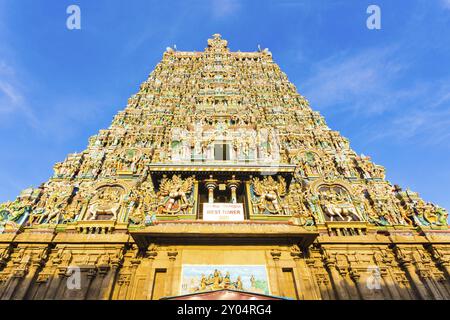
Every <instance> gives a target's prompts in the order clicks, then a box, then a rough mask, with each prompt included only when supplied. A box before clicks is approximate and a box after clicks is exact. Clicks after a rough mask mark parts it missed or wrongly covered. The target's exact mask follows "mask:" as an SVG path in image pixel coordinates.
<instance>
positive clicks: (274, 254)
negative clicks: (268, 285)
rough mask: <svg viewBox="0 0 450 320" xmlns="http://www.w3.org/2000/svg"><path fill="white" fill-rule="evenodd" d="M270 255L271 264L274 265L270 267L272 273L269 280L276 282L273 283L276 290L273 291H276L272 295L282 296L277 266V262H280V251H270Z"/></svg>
mask: <svg viewBox="0 0 450 320" xmlns="http://www.w3.org/2000/svg"><path fill="white" fill-rule="evenodd" d="M270 255H271V256H272V259H273V263H274V265H273V267H272V271H273V272H272V277H271V278H272V279H273V278H275V279H276V282H275V286H276V288H274V289H275V290H274V291H276V292H275V293H274V294H278V295H282V290H283V289H282V288H283V287H282V284H281V282H280V279H281V274H280V271H279V266H278V261H279V260H280V257H281V251H280V250H272V251H270Z"/></svg>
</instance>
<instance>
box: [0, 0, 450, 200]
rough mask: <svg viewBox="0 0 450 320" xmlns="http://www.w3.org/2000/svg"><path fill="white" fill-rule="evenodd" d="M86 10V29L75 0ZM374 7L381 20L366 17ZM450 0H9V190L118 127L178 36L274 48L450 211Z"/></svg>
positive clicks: (4, 187) (2, 101) (413, 184)
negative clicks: (74, 12)
mask: <svg viewBox="0 0 450 320" xmlns="http://www.w3.org/2000/svg"><path fill="white" fill-rule="evenodd" d="M72 4H76V5H79V6H80V8H81V19H82V22H81V27H82V29H81V30H72V31H71V30H68V29H67V28H66V19H67V17H68V15H67V14H66V8H67V7H68V6H69V5H72ZM370 4H376V5H379V6H380V8H381V18H382V25H381V27H382V29H381V30H369V29H367V27H366V19H367V17H368V14H367V13H366V9H367V7H368V6H369V5H370ZM449 27H450V0H423V1H420V0H417V1H412V0H409V1H406V0H405V1H400V0H396V1H392V0H388V1H381V0H371V1H365V0H341V1H339V0H334V1H324V0H323V1H322V0H311V1H305V0H278V1H261V0H260V1H250V0H248V1H246V0H212V1H211V0H210V1H200V0H198V1H194V0H192V1H188V0H184V1H137V0H130V1H113V0H70V1H65V0H58V1H50V0H47V1H43V0H0V120H1V121H0V136H1V138H0V150H1V157H0V201H4V200H8V199H10V200H12V199H14V198H15V196H16V195H18V193H19V192H20V190H22V189H24V188H27V187H29V186H38V185H39V184H40V183H42V182H44V181H46V180H47V179H48V178H49V177H50V176H51V172H52V166H53V164H54V163H55V162H58V161H62V160H63V159H64V158H65V156H66V155H67V154H68V153H71V152H75V151H77V152H79V151H82V150H84V149H85V147H86V145H87V141H88V138H89V137H90V136H92V135H94V134H96V133H97V131H98V130H99V129H101V128H106V127H108V126H109V124H110V122H111V120H112V118H113V116H114V114H116V113H117V112H118V111H119V110H122V109H123V108H124V107H125V105H126V102H127V99H128V97H129V96H130V95H131V94H133V93H135V92H136V91H137V90H138V88H139V85H140V83H141V82H143V81H144V80H145V79H146V77H147V76H148V74H149V73H150V72H151V71H152V69H153V68H154V66H155V65H156V63H157V62H158V61H159V60H160V59H161V57H162V53H163V51H164V50H165V48H166V47H167V46H172V45H174V44H176V46H177V48H178V49H179V50H198V51H200V50H203V49H204V48H205V46H206V40H207V39H208V38H209V37H210V36H211V35H212V34H213V33H221V34H222V35H223V37H224V38H226V39H227V40H228V41H229V45H230V48H231V49H232V50H242V51H255V50H256V49H257V46H258V44H260V45H261V47H263V48H265V47H268V48H269V49H270V51H271V52H272V53H273V56H274V59H275V61H276V62H277V63H278V64H279V65H280V67H281V68H282V69H283V71H284V72H286V74H287V75H288V77H289V79H290V80H291V81H292V82H293V83H294V84H295V85H296V86H297V88H298V90H299V92H300V93H301V94H303V95H305V96H306V97H307V98H308V99H309V101H310V102H311V106H312V108H313V109H315V110H318V111H320V112H321V113H322V114H323V115H324V116H325V117H326V119H327V123H328V125H329V126H330V127H331V128H332V129H334V130H338V131H340V132H341V133H342V134H343V135H344V136H346V137H348V138H349V139H350V141H351V146H352V147H353V149H354V150H356V152H358V153H364V154H365V155H369V156H371V157H372V159H373V160H374V161H375V162H376V163H378V164H381V165H384V166H385V167H386V169H387V178H388V179H389V180H390V181H391V182H392V183H395V184H399V185H401V186H403V187H405V188H406V187H409V188H411V189H412V190H414V191H417V192H419V193H420V195H421V196H422V197H423V198H425V200H427V201H433V202H435V203H437V204H439V205H441V206H444V207H446V208H450V196H449V191H450V187H449V186H450V144H449V142H448V141H449V139H450V74H449V70H450V37H449V36H448V34H449V31H450V30H449Z"/></svg>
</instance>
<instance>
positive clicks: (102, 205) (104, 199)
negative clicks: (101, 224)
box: [88, 186, 124, 220]
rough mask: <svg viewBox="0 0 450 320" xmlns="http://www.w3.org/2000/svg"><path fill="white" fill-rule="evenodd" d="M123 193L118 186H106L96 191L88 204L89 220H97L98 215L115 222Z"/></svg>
mask: <svg viewBox="0 0 450 320" xmlns="http://www.w3.org/2000/svg"><path fill="white" fill-rule="evenodd" d="M123 191H124V190H123V188H122V187H120V186H106V187H102V188H100V189H98V191H97V193H96V194H95V195H94V197H93V198H92V199H91V201H90V202H89V207H88V213H89V216H88V217H89V220H97V217H98V215H99V214H102V215H109V216H111V220H117V218H118V213H119V209H120V207H121V204H122V196H123Z"/></svg>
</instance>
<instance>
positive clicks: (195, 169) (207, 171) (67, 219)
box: [0, 34, 450, 299]
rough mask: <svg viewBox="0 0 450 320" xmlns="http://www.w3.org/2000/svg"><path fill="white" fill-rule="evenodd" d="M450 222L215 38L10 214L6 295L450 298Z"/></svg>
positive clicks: (2, 259) (169, 66)
mask: <svg viewBox="0 0 450 320" xmlns="http://www.w3.org/2000/svg"><path fill="white" fill-rule="evenodd" d="M447 216H448V214H447V212H446V211H445V210H444V209H443V208H440V207H439V206H437V205H434V204H431V203H428V202H426V201H424V200H422V199H421V198H420V197H419V195H418V194H417V193H415V192H412V191H409V190H403V189H401V188H400V187H399V186H396V185H392V184H391V183H390V182H389V181H387V180H386V179H385V172H384V168H383V167H382V166H380V165H377V164H374V163H373V162H372V161H371V160H370V158H369V157H366V156H362V155H358V154H356V153H355V152H354V151H353V150H352V149H351V148H350V144H349V141H348V139H346V138H344V137H342V136H341V135H340V133H339V132H337V131H333V130H332V129H330V128H329V127H328V126H327V124H326V123H325V120H324V118H323V117H322V116H321V115H320V114H319V113H318V112H316V111H313V110H312V109H311V108H310V106H309V103H308V101H307V100H306V99H305V98H304V97H303V96H301V95H300V94H299V93H298V92H297V89H296V87H295V86H294V85H293V84H292V83H291V82H289V80H288V78H287V76H286V74H284V73H283V72H282V71H281V70H280V68H279V67H278V65H277V64H276V63H275V62H274V61H273V59H272V54H271V52H270V51H269V50H268V49H264V50H258V51H256V52H240V51H238V52H232V51H230V49H229V48H228V43H227V41H226V40H224V39H222V37H221V36H220V35H219V34H215V35H213V38H212V39H209V40H208V43H207V48H206V49H205V50H204V51H203V52H184V51H177V50H174V49H172V48H167V50H166V52H164V55H163V58H162V60H161V62H160V63H158V65H157V66H156V67H155V69H154V71H153V72H152V73H151V74H150V76H149V77H148V79H147V80H146V81H145V82H144V83H142V85H141V87H140V89H139V91H138V92H137V93H136V94H135V95H133V96H132V97H131V98H130V99H129V101H128V104H127V106H126V108H125V109H124V110H123V111H120V112H119V113H118V114H117V115H116V116H115V117H114V120H113V121H112V124H111V126H110V127H109V128H108V129H105V130H100V131H99V133H98V134H97V135H95V136H93V137H91V138H90V139H89V144H88V146H87V148H86V150H84V151H83V152H80V153H76V154H70V155H68V157H67V158H66V159H65V160H64V161H62V162H59V163H57V164H56V165H55V166H54V174H53V176H52V177H51V178H50V179H49V180H48V181H47V182H45V183H43V184H42V185H41V186H40V187H38V188H31V189H27V190H24V191H23V192H22V193H21V194H20V195H19V196H18V198H17V199H16V200H15V201H13V202H7V203H4V204H1V205H0V299H53V298H62V299H160V298H163V297H173V296H181V295H187V296H189V295H192V294H200V293H204V292H208V291H216V290H226V289H228V290H237V291H244V292H248V293H254V294H260V295H272V296H282V297H288V298H293V299H449V298H450V286H449V279H450V230H449V228H448V225H447Z"/></svg>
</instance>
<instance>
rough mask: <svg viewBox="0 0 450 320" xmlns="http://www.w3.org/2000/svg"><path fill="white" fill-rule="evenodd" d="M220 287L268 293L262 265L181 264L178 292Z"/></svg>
mask: <svg viewBox="0 0 450 320" xmlns="http://www.w3.org/2000/svg"><path fill="white" fill-rule="evenodd" d="M221 289H232V290H240V291H247V292H254V293H261V294H270V291H269V281H268V278H267V270H266V267H265V266H264V265H183V268H182V278H181V290H180V294H181V295H183V294H190V293H197V292H205V291H214V290H221Z"/></svg>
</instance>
